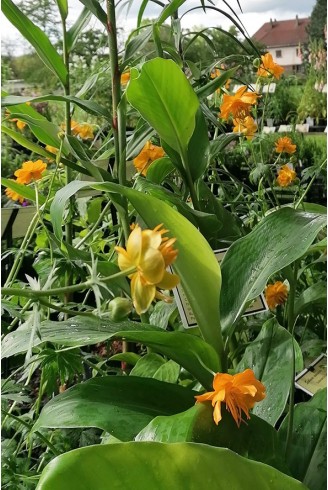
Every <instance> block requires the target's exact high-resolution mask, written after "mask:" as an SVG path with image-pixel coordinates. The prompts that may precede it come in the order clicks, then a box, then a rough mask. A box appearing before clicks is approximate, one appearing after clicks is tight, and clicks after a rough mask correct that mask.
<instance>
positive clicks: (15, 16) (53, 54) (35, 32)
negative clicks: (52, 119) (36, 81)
mask: <svg viewBox="0 0 328 490" xmlns="http://www.w3.org/2000/svg"><path fill="white" fill-rule="evenodd" d="M2 11H3V13H4V14H5V16H6V17H7V19H8V20H9V22H10V23H11V24H12V25H13V26H14V27H16V29H18V30H19V32H20V33H21V34H22V36H24V37H25V39H27V41H28V42H29V43H30V44H31V45H32V46H33V48H34V49H35V50H36V52H37V53H38V55H39V56H40V58H41V60H42V61H43V63H44V64H45V65H46V66H47V67H48V68H49V69H50V70H51V71H52V72H54V73H55V74H56V75H57V76H58V78H59V80H60V81H61V82H62V84H63V85H65V83H66V78H67V70H66V66H65V64H64V62H63V60H62V58H61V57H60V56H59V54H58V53H57V51H56V50H55V48H54V47H53V46H52V44H51V42H50V41H49V39H48V38H47V36H46V35H45V33H44V32H43V31H42V30H41V29H40V28H39V27H37V26H36V25H34V24H33V22H32V21H31V20H30V19H29V18H28V17H27V16H26V15H25V14H23V12H21V11H20V10H19V8H18V7H17V6H16V5H15V4H14V3H13V2H12V1H11V0H3V1H2Z"/></svg>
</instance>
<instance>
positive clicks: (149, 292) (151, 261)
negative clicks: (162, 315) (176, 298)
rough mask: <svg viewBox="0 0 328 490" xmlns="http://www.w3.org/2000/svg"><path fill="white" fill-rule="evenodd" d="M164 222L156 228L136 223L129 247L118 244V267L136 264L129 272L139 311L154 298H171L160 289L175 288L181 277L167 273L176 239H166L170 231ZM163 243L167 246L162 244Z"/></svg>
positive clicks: (134, 301)
mask: <svg viewBox="0 0 328 490" xmlns="http://www.w3.org/2000/svg"><path fill="white" fill-rule="evenodd" d="M161 227H162V225H159V226H156V228H154V229H153V230H149V229H147V230H141V228H140V227H139V226H138V225H136V226H135V227H134V229H133V230H132V232H131V233H130V236H129V238H128V241H127V244H126V250H125V249H124V248H122V247H115V250H116V251H117V253H118V266H119V268H120V269H121V270H122V271H126V270H128V269H131V268H133V267H135V269H136V270H135V272H132V274H130V275H129V278H130V279H131V297H132V300H133V304H134V307H135V309H136V311H137V313H138V314H139V315H140V314H142V313H145V312H146V311H147V310H148V308H149V307H150V305H151V303H152V301H153V300H154V299H155V297H157V298H160V299H163V300H165V301H170V298H169V297H168V296H164V295H163V294H162V293H160V292H159V291H158V290H157V288H160V289H173V288H174V287H175V286H176V285H177V284H178V283H179V277H178V276H177V275H175V274H170V273H169V272H167V271H166V270H165V269H166V266H167V265H169V264H171V263H172V262H173V261H174V260H175V258H176V255H177V251H175V250H173V248H172V245H173V243H174V242H175V239H174V238H171V239H167V238H163V237H162V235H163V234H164V233H166V232H167V230H161V229H160V228H161ZM163 244H164V246H163Z"/></svg>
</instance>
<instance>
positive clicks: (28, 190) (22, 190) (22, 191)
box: [1, 178, 46, 204]
mask: <svg viewBox="0 0 328 490" xmlns="http://www.w3.org/2000/svg"><path fill="white" fill-rule="evenodd" d="M1 185H3V186H5V187H8V188H9V189H11V190H13V191H15V192H17V193H18V194H19V195H20V196H23V197H25V199H28V200H29V201H32V202H35V190H34V189H33V188H32V187H28V186H27V185H24V184H18V183H17V182H16V181H15V180H13V179H4V178H3V179H1ZM38 199H39V204H44V203H45V200H46V199H45V197H44V196H43V195H42V194H40V193H39V192H38Z"/></svg>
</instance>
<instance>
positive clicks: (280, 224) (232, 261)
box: [221, 207, 326, 333]
mask: <svg viewBox="0 0 328 490" xmlns="http://www.w3.org/2000/svg"><path fill="white" fill-rule="evenodd" d="M325 225H326V217H325V216H324V215H321V214H312V213H305V212H303V211H299V210H294V209H291V208H287V207H286V208H282V209H279V210H278V211H274V212H273V213H271V214H269V215H268V216H266V217H265V218H264V219H263V220H262V221H261V222H260V223H259V224H258V225H257V226H256V227H255V228H254V229H253V230H252V231H251V233H249V234H248V235H246V236H245V237H243V238H240V239H239V240H237V241H236V242H234V243H233V244H232V245H231V247H230V248H229V250H228V252H227V253H226V255H225V257H224V259H223V261H222V264H221V269H222V294H221V322H222V329H223V330H224V331H225V332H226V333H227V332H228V331H229V328H230V327H232V325H233V324H234V322H235V321H236V320H237V318H239V317H240V315H241V314H242V312H243V310H244V308H245V305H246V303H247V302H249V301H250V300H252V299H254V298H256V297H257V296H258V295H259V294H260V293H261V292H262V291H263V290H264V287H265V285H266V282H267V280H268V279H269V277H270V276H271V275H272V274H274V273H275V272H277V271H279V270H281V269H283V268H284V267H286V266H287V265H289V264H291V263H292V262H294V261H295V260H296V259H298V258H299V257H301V256H302V255H303V254H304V252H305V251H306V250H307V248H308V247H309V246H310V245H311V243H312V242H313V240H314V238H315V237H316V235H317V233H318V232H319V230H320V229H321V228H322V227H324V226H325Z"/></svg>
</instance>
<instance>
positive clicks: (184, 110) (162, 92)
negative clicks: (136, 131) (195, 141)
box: [126, 58, 199, 153]
mask: <svg viewBox="0 0 328 490" xmlns="http://www.w3.org/2000/svg"><path fill="white" fill-rule="evenodd" d="M126 94H127V98H128V101H129V102H130V104H131V105H132V106H133V107H134V108H135V109H137V110H138V111H139V112H140V114H141V116H142V117H143V118H144V119H146V121H147V122H148V123H149V124H150V125H151V126H152V127H153V128H154V129H155V130H156V131H157V133H158V134H159V136H160V138H161V139H163V140H164V141H166V143H167V144H168V145H170V146H171V147H172V148H173V149H174V150H176V151H179V152H182V153H185V152H186V150H187V145H188V143H189V140H190V138H191V136H192V133H193V131H194V128H195V115H196V111H197V109H198V106H199V102H198V99H197V96H196V94H195V92H194V91H193V89H192V87H191V85H190V83H189V82H188V80H187V78H186V76H185V75H184V73H183V72H182V71H181V70H180V68H178V66H177V65H176V64H175V63H174V62H173V61H172V60H165V59H163V58H155V59H153V60H151V61H147V62H146V63H145V64H144V65H143V66H142V69H141V71H140V73H139V72H138V71H137V70H136V69H131V79H130V82H129V85H128V87H127V89H126Z"/></svg>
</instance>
